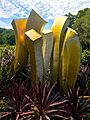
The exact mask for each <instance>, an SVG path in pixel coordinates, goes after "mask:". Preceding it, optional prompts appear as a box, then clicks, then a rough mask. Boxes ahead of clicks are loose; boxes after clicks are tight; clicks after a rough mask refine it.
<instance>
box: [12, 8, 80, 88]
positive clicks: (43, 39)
mask: <svg viewBox="0 0 90 120" xmlns="http://www.w3.org/2000/svg"><path fill="white" fill-rule="evenodd" d="M46 23H47V22H46V21H45V20H44V19H43V18H42V17H41V16H40V15H39V14H38V13H36V12H35V11H34V10H32V11H31V13H30V16H29V18H28V19H27V20H26V19H20V20H14V21H13V22H12V25H13V28H14V31H15V38H16V55H15V64H14V66H15V71H16V70H17V68H18V67H19V69H21V70H22V69H24V68H25V66H26V64H27V56H28V53H29V55H30V65H31V71H32V84H33V83H35V82H36V81H37V80H40V81H42V80H43V77H44V76H45V74H46V73H47V71H48V68H49V67H51V68H50V69H51V76H52V79H53V81H57V79H58V80H59V81H60V87H64V89H67V85H68V86H70V87H71V86H73V85H74V84H75V81H76V77H77V73H78V69H79V64H80V43H79V40H78V37H77V33H76V32H75V31H74V30H72V29H71V28H68V25H69V19H68V18H67V17H65V16H61V17H57V18H56V19H55V21H54V23H53V25H52V28H51V29H50V30H49V31H45V30H44V26H45V24H46ZM18 64H19V65H20V66H19V65H18ZM50 82H51V81H50Z"/></svg>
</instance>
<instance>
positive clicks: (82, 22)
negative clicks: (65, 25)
mask: <svg viewBox="0 0 90 120" xmlns="http://www.w3.org/2000/svg"><path fill="white" fill-rule="evenodd" d="M66 16H68V17H69V19H70V27H72V28H73V29H75V30H76V31H77V33H78V36H79V40H80V42H81V45H82V50H85V49H88V50H90V8H85V9H84V10H80V11H78V14H77V15H72V14H71V13H69V14H67V15H66Z"/></svg>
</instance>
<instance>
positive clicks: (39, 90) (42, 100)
mask: <svg viewBox="0 0 90 120" xmlns="http://www.w3.org/2000/svg"><path fill="white" fill-rule="evenodd" d="M55 86H56V84H54V85H53V86H52V87H51V88H50V89H48V87H47V86H46V84H41V82H39V83H37V84H36V85H34V87H33V96H31V93H30V92H28V91H27V90H25V93H26V95H25V96H26V98H27V99H28V100H29V101H30V102H31V103H32V110H33V111H34V114H35V116H34V118H33V119H35V120H55V119H56V120H57V119H63V118H64V119H68V117H66V116H64V114H65V115H66V114H68V112H67V111H65V109H64V105H65V103H66V102H67V101H68V100H64V99H61V96H60V94H59V92H55V89H54V88H55Z"/></svg>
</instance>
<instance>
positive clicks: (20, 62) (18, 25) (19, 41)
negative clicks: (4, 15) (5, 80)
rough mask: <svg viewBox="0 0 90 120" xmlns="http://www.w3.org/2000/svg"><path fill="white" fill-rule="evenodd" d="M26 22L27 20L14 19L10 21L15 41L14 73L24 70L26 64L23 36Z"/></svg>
mask: <svg viewBox="0 0 90 120" xmlns="http://www.w3.org/2000/svg"><path fill="white" fill-rule="evenodd" d="M26 21H27V19H16V20H13V21H12V26H13V28H14V33H15V39H16V53H15V61H14V69H15V71H17V70H22V69H24V68H25V66H26V64H27V48H26V41H25V34H24V33H25V28H26Z"/></svg>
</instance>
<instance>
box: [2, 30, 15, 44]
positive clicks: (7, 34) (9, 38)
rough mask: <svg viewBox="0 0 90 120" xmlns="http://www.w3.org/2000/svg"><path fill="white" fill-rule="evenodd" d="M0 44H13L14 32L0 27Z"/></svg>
mask: <svg viewBox="0 0 90 120" xmlns="http://www.w3.org/2000/svg"><path fill="white" fill-rule="evenodd" d="M0 44H10V45H14V44H15V37H14V32H13V30H11V29H5V28H0Z"/></svg>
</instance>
